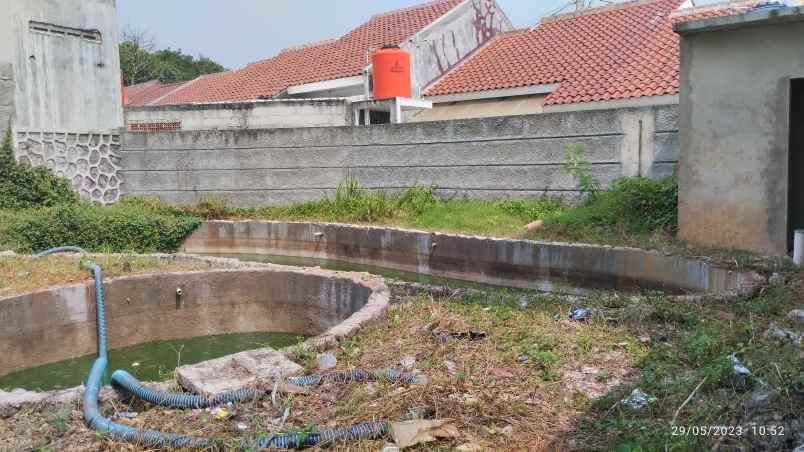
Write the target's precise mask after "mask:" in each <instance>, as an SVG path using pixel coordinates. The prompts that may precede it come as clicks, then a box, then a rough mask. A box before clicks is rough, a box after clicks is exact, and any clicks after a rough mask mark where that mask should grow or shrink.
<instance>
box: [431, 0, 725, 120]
mask: <svg viewBox="0 0 804 452" xmlns="http://www.w3.org/2000/svg"><path fill="white" fill-rule="evenodd" d="M682 3H683V0H638V1H632V2H628V3H622V4H618V5H612V6H606V7H602V8H595V9H590V10H586V11H583V12H580V13H573V14H565V15H561V16H555V17H552V18H548V19H546V20H543V21H542V23H540V24H539V25H538V26H536V27H534V28H531V29H527V30H519V31H514V32H510V33H505V34H501V35H498V36H497V37H496V38H494V39H493V40H492V41H491V42H490V43H489V44H487V45H486V46H485V47H484V48H483V49H481V50H480V51H478V52H476V53H475V55H473V56H471V57H470V58H469V59H467V60H466V61H464V62H463V63H462V64H460V65H459V66H458V67H456V68H455V69H454V70H452V71H451V72H450V73H448V74H447V75H445V76H444V77H442V78H441V79H439V80H437V81H436V82H435V83H434V84H432V85H431V86H430V87H429V88H428V89H427V90H426V91H425V96H430V97H432V96H440V95H448V94H460V93H472V92H479V91H489V90H497V89H506V88H518V87H527V86H533V85H543V84H555V83H558V84H559V86H558V88H557V89H556V90H555V91H553V92H552V93H550V94H549V95H548V96H547V98H546V100H545V104H546V105H560V104H570V103H581V102H594V101H605V100H616V99H627V98H635V97H643V96H657V95H667V94H677V93H678V86H679V37H678V35H676V34H675V33H674V32H673V29H672V24H673V23H674V22H677V21H684V20H690V19H692V18H695V19H697V18H701V17H711V16H715V15H726V14H729V13H731V12H732V10H731V9H730V8H725V7H719V8H711V7H710V8H706V9H701V10H697V9H695V10H677V8H678V7H679V6H680V5H681V4H682Z"/></svg>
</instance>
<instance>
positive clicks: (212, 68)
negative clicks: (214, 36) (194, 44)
mask: <svg viewBox="0 0 804 452" xmlns="http://www.w3.org/2000/svg"><path fill="white" fill-rule="evenodd" d="M121 38H122V39H121V43H120V68H121V70H122V71H123V81H124V83H125V84H126V86H129V85H134V84H136V83H143V82H147V81H150V80H155V79H158V80H159V81H161V82H162V83H174V82H181V81H186V80H192V79H194V78H197V77H199V76H201V75H204V74H212V73H216V72H223V71H225V70H226V69H225V68H224V67H223V66H221V65H220V64H218V63H216V62H215V61H213V60H211V59H210V58H207V57H205V56H198V57H197V58H196V57H193V56H192V55H187V54H184V53H182V51H181V49H178V50H173V49H170V48H168V49H163V50H155V49H156V45H155V44H154V40H153V38H152V37H151V36H150V35H149V34H148V33H147V32H145V31H142V30H138V29H135V28H132V27H126V29H125V30H124V31H123V34H122V36H121Z"/></svg>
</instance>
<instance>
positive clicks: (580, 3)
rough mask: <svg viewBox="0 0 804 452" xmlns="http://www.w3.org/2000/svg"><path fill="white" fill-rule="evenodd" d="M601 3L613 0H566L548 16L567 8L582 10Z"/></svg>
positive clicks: (610, 2)
mask: <svg viewBox="0 0 804 452" xmlns="http://www.w3.org/2000/svg"><path fill="white" fill-rule="evenodd" d="M598 3H600V4H603V5H611V4H612V3H614V1H613V0H568V1H567V3H565V4H563V5H561V6H559V7H558V8H556V9H554V10H553V11H551V12H550V13H548V14H547V15H548V16H555V15H557V14H561V13H563V12H564V11H566V10H567V9H568V8H572V11H573V12H578V11H583V10H585V9H589V8H593V7H595V6H597V4H598Z"/></svg>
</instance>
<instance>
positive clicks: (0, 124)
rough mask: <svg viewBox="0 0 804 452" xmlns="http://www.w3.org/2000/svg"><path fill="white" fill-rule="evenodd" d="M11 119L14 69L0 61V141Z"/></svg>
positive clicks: (12, 114) (12, 112)
mask: <svg viewBox="0 0 804 452" xmlns="http://www.w3.org/2000/svg"><path fill="white" fill-rule="evenodd" d="M13 117H14V69H13V67H12V66H11V63H7V62H5V63H4V62H1V61H0V140H2V139H5V136H6V131H7V130H8V129H9V127H11V121H12V119H13ZM0 142H1V141H0Z"/></svg>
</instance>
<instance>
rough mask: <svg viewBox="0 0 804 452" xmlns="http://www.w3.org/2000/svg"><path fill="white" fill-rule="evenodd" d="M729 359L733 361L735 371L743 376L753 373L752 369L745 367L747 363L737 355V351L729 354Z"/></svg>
mask: <svg viewBox="0 0 804 452" xmlns="http://www.w3.org/2000/svg"><path fill="white" fill-rule="evenodd" d="M729 361H731V364H732V368H733V369H734V373H736V374H737V375H742V376H747V375H751V370H749V369H748V368H747V367H745V364H743V362H742V361H740V358H738V357H737V354H736V353H732V354H731V355H729Z"/></svg>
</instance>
